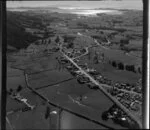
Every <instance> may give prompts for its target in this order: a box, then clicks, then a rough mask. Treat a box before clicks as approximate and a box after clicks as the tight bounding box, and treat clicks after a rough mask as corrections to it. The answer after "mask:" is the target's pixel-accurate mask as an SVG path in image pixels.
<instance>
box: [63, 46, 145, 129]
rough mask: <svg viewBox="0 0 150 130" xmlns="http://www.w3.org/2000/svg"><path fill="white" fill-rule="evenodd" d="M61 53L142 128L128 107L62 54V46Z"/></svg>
mask: <svg viewBox="0 0 150 130" xmlns="http://www.w3.org/2000/svg"><path fill="white" fill-rule="evenodd" d="M60 52H61V53H62V54H63V56H64V57H65V58H66V59H68V60H69V61H70V62H71V63H72V64H73V65H74V66H75V67H77V68H78V69H79V71H81V73H82V74H84V75H85V76H86V77H88V78H89V79H90V81H91V82H93V83H94V84H95V85H97V86H99V88H100V90H101V91H102V92H103V93H104V94H105V95H106V96H107V97H108V98H109V99H110V100H111V101H113V102H114V103H115V104H117V105H118V106H119V107H120V108H121V109H122V110H123V111H124V112H125V113H126V114H127V115H128V116H129V117H131V118H132V119H133V120H134V121H136V122H137V123H138V124H139V127H140V128H142V124H141V122H140V121H139V120H138V119H137V117H136V116H135V115H133V114H132V113H131V112H130V111H129V110H128V109H127V108H126V107H124V106H123V105H122V104H121V103H120V102H119V101H118V100H117V99H115V98H114V97H112V96H111V95H110V94H109V93H108V92H107V91H106V90H105V89H104V88H103V87H102V84H100V83H98V82H97V81H96V80H95V79H94V78H93V77H91V76H90V75H89V74H88V73H87V72H85V71H84V70H83V69H82V68H81V67H79V66H78V65H77V64H76V63H75V62H74V61H73V60H72V59H71V58H70V57H68V56H67V55H65V54H64V53H63V52H62V45H61V46H60Z"/></svg>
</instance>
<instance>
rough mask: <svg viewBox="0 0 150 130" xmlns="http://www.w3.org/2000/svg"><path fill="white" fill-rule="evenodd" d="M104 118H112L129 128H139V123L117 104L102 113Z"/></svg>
mask: <svg viewBox="0 0 150 130" xmlns="http://www.w3.org/2000/svg"><path fill="white" fill-rule="evenodd" d="M102 119H103V120H108V119H112V120H113V121H114V122H115V123H117V124H120V125H121V126H123V127H127V128H130V129H132V128H134V129H135V128H138V125H137V124H136V122H135V121H133V120H131V119H130V118H129V117H128V116H127V115H126V114H125V113H124V112H123V111H122V110H121V109H120V108H118V107H117V106H116V105H113V106H112V107H110V108H109V109H108V110H107V111H105V112H103V114H102Z"/></svg>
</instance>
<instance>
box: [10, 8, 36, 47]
mask: <svg viewBox="0 0 150 130" xmlns="http://www.w3.org/2000/svg"><path fill="white" fill-rule="evenodd" d="M23 22H24V20H23V17H21V16H20V14H18V13H15V12H9V11H8V12H7V44H8V45H10V46H12V47H15V48H16V49H21V48H26V47H27V46H28V45H29V44H30V43H31V42H33V41H35V40H37V39H38V37H36V36H33V35H32V34H30V33H27V32H25V29H24V27H23V26H22V24H21V23H23Z"/></svg>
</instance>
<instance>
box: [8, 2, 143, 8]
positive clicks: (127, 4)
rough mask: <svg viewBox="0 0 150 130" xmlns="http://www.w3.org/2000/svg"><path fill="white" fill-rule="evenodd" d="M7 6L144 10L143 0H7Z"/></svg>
mask: <svg viewBox="0 0 150 130" xmlns="http://www.w3.org/2000/svg"><path fill="white" fill-rule="evenodd" d="M6 5H7V8H21V7H26V8H34V7H39V8H40V7H57V8H70V9H71V8H80V9H94V8H112V9H136V10H142V9H143V3H142V0H121V1H116V0H105V1H7V4H6Z"/></svg>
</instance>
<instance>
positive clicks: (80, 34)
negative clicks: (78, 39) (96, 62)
mask: <svg viewBox="0 0 150 130" xmlns="http://www.w3.org/2000/svg"><path fill="white" fill-rule="evenodd" d="M77 35H79V36H84V37H88V38H91V39H93V40H94V42H95V43H96V44H97V45H98V46H101V47H102V48H104V49H109V48H107V47H105V46H102V45H101V44H100V43H99V42H98V41H97V40H96V39H94V38H92V37H91V36H87V35H83V34H82V33H80V32H78V33H77ZM107 42H108V43H106V44H110V41H109V40H108V39H107ZM103 44H104V43H103Z"/></svg>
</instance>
